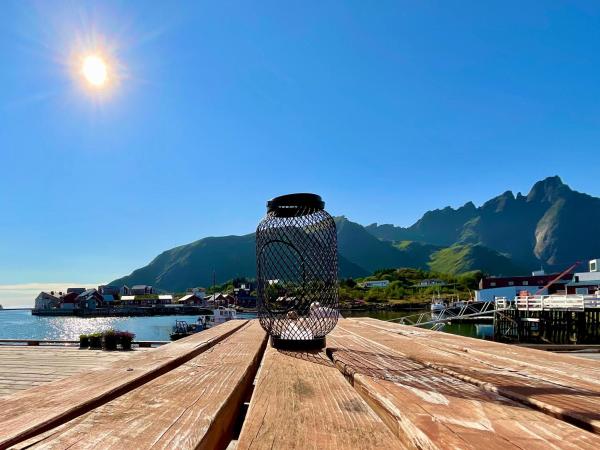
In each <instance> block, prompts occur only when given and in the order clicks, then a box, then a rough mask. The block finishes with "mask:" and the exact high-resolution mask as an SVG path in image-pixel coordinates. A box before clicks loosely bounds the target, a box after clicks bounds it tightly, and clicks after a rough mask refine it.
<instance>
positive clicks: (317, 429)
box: [237, 346, 404, 450]
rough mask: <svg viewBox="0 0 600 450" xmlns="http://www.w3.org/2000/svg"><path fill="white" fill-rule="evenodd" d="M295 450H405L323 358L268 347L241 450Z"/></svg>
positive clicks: (244, 428)
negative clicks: (296, 449) (395, 449)
mask: <svg viewBox="0 0 600 450" xmlns="http://www.w3.org/2000/svg"><path fill="white" fill-rule="evenodd" d="M293 448H298V449H300V448H301V449H319V450H325V449H365V450H366V449H375V448H376V449H391V448H404V447H403V446H402V444H401V443H400V441H399V440H398V439H397V438H396V436H394V435H393V434H392V433H391V432H390V430H389V429H388V428H387V427H386V426H385V425H384V424H383V422H382V421H381V419H380V418H379V417H378V416H377V415H376V414H375V413H374V412H373V411H372V410H371V409H370V408H369V406H368V405H367V404H366V403H365V402H364V401H363V400H362V398H361V397H360V396H359V395H358V394H357V392H356V391H355V390H354V389H352V387H351V386H350V385H349V384H348V382H347V381H346V380H344V378H343V376H342V375H341V374H340V372H339V371H338V370H337V369H336V368H335V367H333V365H332V363H331V361H330V360H329V359H328V358H327V357H326V355H325V354H324V353H323V352H283V351H278V350H275V349H273V348H272V347H270V346H268V347H267V351H266V352H265V356H264V358H263V363H262V366H261V369H260V371H259V374H258V378H257V384H256V387H255V390H254V394H253V396H252V400H251V402H250V408H249V411H248V414H247V416H246V421H245V422H244V426H243V428H242V433H241V435H240V438H239V441H238V443H237V449H238V450H245V449H293Z"/></svg>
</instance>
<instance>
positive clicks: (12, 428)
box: [0, 318, 600, 450]
mask: <svg viewBox="0 0 600 450" xmlns="http://www.w3.org/2000/svg"><path fill="white" fill-rule="evenodd" d="M59 350H60V349H54V348H49V347H39V348H27V347H21V348H18V349H17V350H13V348H11V349H4V348H0V364H2V367H4V361H5V360H6V361H12V362H13V363H14V367H18V364H19V361H22V362H21V367H23V368H25V369H26V370H29V372H27V371H22V372H20V373H22V374H23V378H22V380H21V381H23V380H26V379H27V376H31V377H32V378H33V377H35V376H42V375H44V374H46V375H50V376H47V379H46V378H45V379H44V380H43V382H42V380H41V379H40V381H39V382H38V384H35V385H34V384H31V385H27V384H22V385H23V386H25V388H22V389H17V390H14V391H11V392H6V393H5V395H4V397H1V398H0V448H53V449H66V448H82V449H87V448H114V449H128V448H135V449H146V448H164V449H173V448H177V449H192V448H204V449H225V448H231V449H233V448H237V449H289V448H299V449H345V448H347V449H401V448H427V449H447V448H455V449H474V448H486V449H494V448H501V449H503V450H504V449H509V448H515V449H517V448H519V449H525V448H526V449H530V448H539V449H547V448H573V449H576V448H577V449H579V448H586V449H598V448H600V361H596V360H589V359H585V358H576V357H573V356H569V355H563V354H555V353H550V352H545V351H542V350H536V349H530V348H524V347H517V346H510V345H507V344H501V343H494V342H488V341H481V340H476V339H470V338H464V337H461V336H454V335H450V334H445V333H441V332H434V331H428V330H423V329H418V328H414V327H409V326H403V325H398V324H393V323H389V322H382V321H378V320H375V319H368V318H355V319H343V320H340V322H339V324H338V326H337V327H336V329H335V330H334V331H333V332H332V333H331V334H330V335H329V336H328V338H327V348H325V349H323V350H322V351H312V352H298V351H283V350H275V349H273V348H272V347H271V346H270V345H268V341H267V337H266V335H265V333H264V331H263V330H262V328H261V327H260V325H259V324H258V321H256V320H251V321H246V320H236V321H230V322H227V323H225V324H223V325H220V326H218V327H215V328H212V329H209V330H207V331H204V332H202V333H199V334H196V335H193V336H190V337H188V338H185V339H182V340H180V341H177V342H174V343H172V344H168V345H164V346H162V347H159V348H155V349H148V350H143V351H135V352H130V353H125V354H123V353H121V352H104V353H102V352H93V351H89V350H81V351H79V350H75V349H62V350H61V351H59ZM14 351H20V352H22V353H21V354H17V353H12V356H10V355H11V352H14ZM34 352H38V353H37V354H36V353H34ZM45 353H47V355H48V356H43V354H45ZM63 353H64V354H63ZM17 355H18V356H17ZM78 355H81V356H78ZM59 358H65V359H63V360H64V361H65V364H64V366H65V368H66V369H65V371H64V372H60V373H59V372H56V373H54V375H53V374H52V373H49V372H48V370H49V369H51V370H58V367H60V366H61V364H60V362H59ZM80 360H81V362H80V363H78V361H80ZM36 361H39V362H40V363H41V364H40V365H39V369H37V366H36ZM52 361H55V362H54V363H52ZM78 364H79V365H78ZM69 365H70V366H71V368H70V369H69V368H68V366H69ZM49 366H52V367H49ZM15 370H16V369H15ZM69 370H72V371H73V372H72V373H69ZM15 373H19V372H15ZM52 376H55V378H52ZM12 379H15V381H20V380H19V379H17V377H13V378H7V380H12ZM17 384H18V383H17Z"/></svg>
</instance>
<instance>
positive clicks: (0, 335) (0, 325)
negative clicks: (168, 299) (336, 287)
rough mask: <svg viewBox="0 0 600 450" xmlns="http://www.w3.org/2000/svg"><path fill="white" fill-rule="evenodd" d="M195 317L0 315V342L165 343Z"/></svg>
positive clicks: (383, 314) (463, 329)
mask: <svg viewBox="0 0 600 450" xmlns="http://www.w3.org/2000/svg"><path fill="white" fill-rule="evenodd" d="M415 313H416V312H415V311H412V312H405V311H360V312H354V313H352V314H349V313H348V312H347V311H344V312H343V314H344V316H346V317H350V316H369V317H374V318H377V319H381V320H390V319H395V318H398V317H402V316H406V315H410V314H415ZM238 317H240V318H246V317H247V318H252V317H255V315H253V314H246V315H244V314H238ZM197 318H198V316H155V317H94V318H87V317H86V318H81V317H40V316H32V315H31V312H30V311H0V339H60V340H78V339H79V335H80V334H88V333H95V332H98V331H104V330H108V329H109V328H114V329H117V330H123V331H130V332H132V333H135V335H136V340H140V341H168V340H169V333H171V330H172V328H173V325H175V320H185V321H187V322H195V321H196V319H197ZM443 331H446V332H448V333H452V334H459V335H462V336H470V337H478V338H484V337H487V338H488V339H489V338H490V337H491V334H492V332H493V330H492V326H491V325H475V324H470V323H465V324H451V325H446V326H445V327H444V328H443Z"/></svg>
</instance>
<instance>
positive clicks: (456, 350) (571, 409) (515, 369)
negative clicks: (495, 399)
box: [342, 320, 600, 433]
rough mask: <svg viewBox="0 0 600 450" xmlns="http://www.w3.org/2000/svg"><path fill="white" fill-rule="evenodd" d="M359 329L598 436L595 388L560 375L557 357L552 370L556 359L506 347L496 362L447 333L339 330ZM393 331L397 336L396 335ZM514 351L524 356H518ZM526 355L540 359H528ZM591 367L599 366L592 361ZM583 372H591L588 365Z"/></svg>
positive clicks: (389, 327)
mask: <svg viewBox="0 0 600 450" xmlns="http://www.w3.org/2000/svg"><path fill="white" fill-rule="evenodd" d="M361 324H362V327H363V328H364V327H365V326H366V327H368V329H369V330H371V331H369V333H370V336H371V339H372V340H374V341H377V342H378V343H381V344H383V345H385V346H387V347H389V348H390V349H393V350H395V351H397V352H399V353H401V354H403V355H405V356H408V357H409V358H411V359H414V360H416V361H418V362H420V363H422V364H424V365H426V366H428V367H431V368H435V369H436V370H438V371H440V372H443V373H446V374H449V375H452V376H453V377H455V378H458V379H461V380H464V381H467V382H469V383H472V384H475V385H477V386H479V387H481V388H483V389H486V390H489V391H492V392H497V393H499V394H501V395H502V396H504V397H508V398H510V399H513V400H517V401H519V402H521V403H523V404H525V405H528V406H531V407H535V408H538V409H540V410H542V411H544V412H546V413H548V414H551V415H553V416H555V417H559V418H561V419H563V420H567V421H569V422H571V423H574V424H576V425H578V426H580V427H583V428H585V429H588V430H592V431H594V432H596V433H600V415H599V414H598V411H600V384H599V383H598V381H596V382H593V381H592V380H591V379H590V378H589V376H587V377H586V378H585V379H584V378H583V377H581V376H575V377H574V376H572V374H569V373H566V372H564V371H565V370H566V369H565V368H562V367H561V365H563V364H564V363H565V362H564V360H562V358H563V357H562V355H558V356H559V357H561V360H560V361H558V363H557V366H556V368H555V369H554V370H552V367H553V366H552V358H553V357H554V356H555V355H553V354H549V353H543V352H540V351H538V350H529V349H521V348H520V347H517V348H509V349H506V352H507V354H510V355H511V356H510V358H509V357H502V358H498V357H497V355H494V354H493V355H491V356H488V355H486V354H485V352H484V351H482V350H478V351H477V352H473V351H471V350H470V347H471V345H473V346H474V347H478V346H479V345H480V342H479V340H477V339H469V338H463V339H461V345H460V346H458V345H457V344H456V342H455V341H453V340H451V341H450V342H451V343H448V340H447V334H446V333H440V332H438V333H436V332H431V331H428V332H427V333H424V334H421V335H416V334H414V333H413V332H412V330H406V328H411V327H403V326H401V325H400V326H399V325H396V324H388V323H385V322H384V323H381V322H380V321H377V322H373V321H363V320H360V321H355V320H347V321H344V324H343V325H342V327H344V328H345V329H347V330H353V329H356V328H357V327H359V328H360V327H361ZM398 329H400V330H401V331H402V333H398V332H397V330H398ZM419 331H420V330H418V331H417V333H418V332H419ZM361 334H362V333H361ZM467 339H468V340H467ZM473 341H474V342H473ZM485 344H494V345H492V346H491V347H493V350H494V352H496V353H498V354H500V353H501V352H502V347H511V346H509V345H506V344H499V343H493V342H492V343H490V342H487V343H485ZM519 350H524V351H525V352H526V353H525V354H520V353H519ZM531 352H534V353H541V355H538V354H535V355H533V356H532V355H531ZM544 357H546V359H545V360H544V363H543V364H541V363H539V364H538V362H537V361H538V360H539V359H544ZM567 358H568V357H567ZM568 360H573V363H574V364H573V365H574V367H573V368H572V369H571V372H576V371H578V370H580V367H578V366H577V362H578V361H579V359H577V358H568ZM586 362H588V361H586ZM592 363H593V364H595V365H598V364H599V363H598V362H597V361H592ZM585 367H587V368H588V369H590V367H589V365H587V364H586V365H585ZM588 375H589V373H588Z"/></svg>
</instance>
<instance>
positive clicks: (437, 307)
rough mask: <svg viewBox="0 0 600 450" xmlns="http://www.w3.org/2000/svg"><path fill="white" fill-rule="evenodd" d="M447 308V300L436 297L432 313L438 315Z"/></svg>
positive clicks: (432, 301)
mask: <svg viewBox="0 0 600 450" xmlns="http://www.w3.org/2000/svg"><path fill="white" fill-rule="evenodd" d="M445 308H446V300H445V299H444V298H441V297H434V298H433V299H431V313H432V314H438V313H440V312H442V310H444V309H445Z"/></svg>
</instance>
